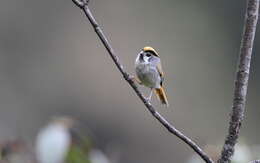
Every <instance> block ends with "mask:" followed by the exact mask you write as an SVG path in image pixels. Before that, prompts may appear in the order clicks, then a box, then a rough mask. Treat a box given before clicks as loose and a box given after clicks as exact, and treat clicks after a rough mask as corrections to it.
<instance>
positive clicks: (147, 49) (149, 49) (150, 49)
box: [143, 46, 159, 57]
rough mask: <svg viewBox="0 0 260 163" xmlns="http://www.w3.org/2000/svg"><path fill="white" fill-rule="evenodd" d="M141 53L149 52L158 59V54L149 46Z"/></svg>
mask: <svg viewBox="0 0 260 163" xmlns="http://www.w3.org/2000/svg"><path fill="white" fill-rule="evenodd" d="M143 51H150V52H152V53H153V54H154V55H155V56H157V57H159V54H158V53H157V52H156V51H155V50H154V48H152V47H150V46H146V47H144V48H143Z"/></svg>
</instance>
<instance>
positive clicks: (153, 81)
mask: <svg viewBox="0 0 260 163" xmlns="http://www.w3.org/2000/svg"><path fill="white" fill-rule="evenodd" d="M136 74H137V77H138V78H139V80H140V81H141V83H142V84H143V85H145V86H147V87H150V88H159V87H160V76H159V73H158V71H157V69H156V68H155V67H150V66H142V67H136Z"/></svg>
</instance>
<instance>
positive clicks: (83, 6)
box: [72, 0, 213, 163]
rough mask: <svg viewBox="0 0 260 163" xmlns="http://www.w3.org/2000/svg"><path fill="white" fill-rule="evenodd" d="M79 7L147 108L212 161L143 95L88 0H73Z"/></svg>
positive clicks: (208, 161)
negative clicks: (116, 53) (122, 62)
mask: <svg viewBox="0 0 260 163" xmlns="http://www.w3.org/2000/svg"><path fill="white" fill-rule="evenodd" d="M72 1H73V2H74V3H75V4H76V5H77V6H78V7H79V8H81V9H82V10H83V11H84V13H85V15H86V16H87V18H88V20H89V21H90V23H91V25H92V26H93V28H94V30H95V32H96V33H97V35H98V37H99V38H100V40H101V41H102V43H103V45H104V46H105V48H106V49H107V51H108V53H109V55H110V56H111V58H112V59H113V61H114V63H115V64H116V66H117V68H118V69H119V71H120V72H121V74H122V75H123V77H124V79H125V80H126V81H127V82H128V83H129V85H130V86H131V87H132V88H133V90H134V91H135V93H136V94H137V95H138V97H139V98H140V99H141V100H142V102H143V103H144V105H145V106H146V108H147V109H148V110H149V111H150V113H151V114H152V115H153V116H154V117H155V118H156V119H157V120H158V121H159V122H160V123H161V124H162V125H163V126H164V127H165V128H166V129H167V130H168V131H169V132H170V133H172V134H174V135H175V136H177V137H178V138H180V139H181V140H182V141H184V142H185V143H186V144H188V145H189V146H190V147H191V148H192V149H193V150H194V151H195V152H196V153H197V154H198V155H199V156H200V157H201V158H202V159H203V160H204V161H205V162H207V163H212V162H213V161H212V159H211V158H209V157H208V156H207V154H206V153H205V152H204V151H202V149H201V148H200V147H199V146H198V145H197V144H196V143H195V142H193V141H192V140H191V139H190V138H188V137H187V136H185V135H184V134H183V133H181V132H180V131H179V130H177V129H176V128H175V127H174V126H173V125H171V124H170V123H169V122H168V121H167V120H166V119H165V118H164V117H163V116H162V115H160V114H159V113H158V112H157V111H156V109H155V108H154V107H153V106H152V105H151V104H150V103H149V102H148V101H147V100H146V99H145V97H144V96H143V95H142V93H141V92H140V91H139V89H138V87H137V85H136V84H135V82H134V80H133V79H132V77H131V76H130V75H129V74H128V73H127V72H126V71H125V70H124V68H123V65H122V64H121V63H120V61H119V59H118V57H117V56H116V55H115V52H114V50H113V48H112V46H111V45H110V43H109V42H108V40H107V38H106V36H105V35H104V33H103V31H102V30H101V28H100V27H99V25H98V24H97V22H96V20H95V18H94V16H93V15H92V13H91V11H90V10H89V8H88V5H87V2H86V1H85V2H84V1H81V0H72Z"/></svg>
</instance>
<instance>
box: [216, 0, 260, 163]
mask: <svg viewBox="0 0 260 163" xmlns="http://www.w3.org/2000/svg"><path fill="white" fill-rule="evenodd" d="M258 8H259V0H247V9H246V14H245V22H244V31H243V35H242V40H241V45H240V52H239V62H238V67H237V73H236V80H235V90H234V98H233V106H232V112H231V118H230V122H229V130H228V135H227V137H226V140H225V144H224V146H223V149H222V153H221V157H220V159H219V160H218V162H219V163H228V162H230V161H231V157H232V156H233V154H234V147H235V144H236V143H237V139H238V136H239V131H240V127H241V124H242V121H243V118H244V111H245V103H246V94H247V85H248V78H249V72H250V71H249V70H250V61H251V55H252V48H253V44H254V38H255V31H256V24H257V20H258Z"/></svg>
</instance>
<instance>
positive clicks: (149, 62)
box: [135, 46, 169, 107]
mask: <svg viewBox="0 0 260 163" xmlns="http://www.w3.org/2000/svg"><path fill="white" fill-rule="evenodd" d="M135 72H136V75H137V78H136V81H137V82H138V83H139V84H141V85H144V86H146V87H148V88H150V89H151V92H150V94H149V96H148V98H147V100H148V102H149V103H150V101H151V98H152V95H153V91H154V92H155V94H156V95H157V97H158V99H159V100H160V101H161V103H162V104H164V105H166V106H167V107H168V106H169V103H168V100H167V96H166V93H165V90H164V88H163V81H164V73H163V70H162V65H161V59H160V56H159V54H158V53H157V52H156V51H155V50H154V48H152V47H150V46H145V47H144V48H143V49H142V50H141V52H139V53H138V55H137V57H136V60H135Z"/></svg>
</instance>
